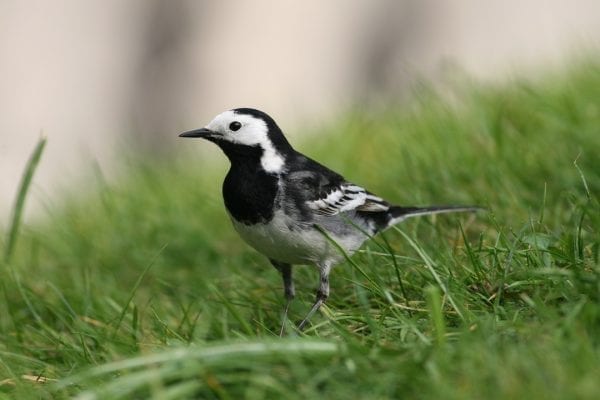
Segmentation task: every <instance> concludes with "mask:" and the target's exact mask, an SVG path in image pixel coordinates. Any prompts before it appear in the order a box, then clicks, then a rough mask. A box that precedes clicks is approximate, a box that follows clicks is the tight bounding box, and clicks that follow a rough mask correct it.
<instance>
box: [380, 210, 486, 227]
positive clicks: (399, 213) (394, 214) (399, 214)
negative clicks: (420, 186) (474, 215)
mask: <svg viewBox="0 0 600 400" xmlns="http://www.w3.org/2000/svg"><path fill="white" fill-rule="evenodd" d="M481 210H484V208H482V207H478V206H430V207H399V206H393V207H391V208H390V210H389V213H390V216H391V218H390V219H389V222H388V224H387V226H388V227H390V226H392V225H395V224H397V223H399V222H402V221H404V220H405V219H406V218H410V217H419V216H421V215H431V214H445V213H453V212H476V211H481Z"/></svg>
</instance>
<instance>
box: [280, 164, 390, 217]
mask: <svg viewBox="0 0 600 400" xmlns="http://www.w3.org/2000/svg"><path fill="white" fill-rule="evenodd" d="M290 167H291V168H290V171H289V173H288V176H287V182H288V185H289V186H290V188H291V189H292V190H291V192H292V193H294V197H295V198H296V199H297V205H298V206H300V207H303V208H308V209H309V210H311V211H312V212H313V213H315V214H320V215H336V214H339V213H342V212H348V211H363V212H387V211H388V210H389V209H390V207H391V206H390V204H389V203H388V202H386V201H385V200H383V199H382V198H380V197H377V196H375V195H374V194H372V193H369V192H368V191H367V190H365V189H364V188H362V187H361V186H358V185H355V184H353V183H350V182H348V181H346V180H345V179H344V177H343V176H341V175H339V174H337V173H335V172H333V171H332V170H330V169H328V168H326V167H324V166H322V165H321V164H319V163H317V162H316V161H313V160H311V159H309V158H307V157H304V156H300V157H298V159H296V160H295V162H294V163H291V165H290Z"/></svg>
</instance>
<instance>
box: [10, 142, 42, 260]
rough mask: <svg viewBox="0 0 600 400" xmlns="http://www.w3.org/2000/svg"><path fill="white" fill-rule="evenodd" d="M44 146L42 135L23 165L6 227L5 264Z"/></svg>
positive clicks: (14, 242) (17, 231) (11, 251)
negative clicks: (8, 223)
mask: <svg viewBox="0 0 600 400" xmlns="http://www.w3.org/2000/svg"><path fill="white" fill-rule="evenodd" d="M45 146H46V137H45V136H42V137H40V139H39V140H38V142H37V144H36V146H35V149H33V153H31V157H29V161H28V162H27V166H26V167H25V172H24V173H23V177H22V178H21V185H20V186H19V191H18V192H17V198H16V200H15V205H14V208H13V212H12V218H11V221H10V225H9V228H8V237H7V240H6V246H5V247H4V258H3V259H4V262H5V263H6V264H8V263H10V260H11V258H12V255H13V252H14V249H15V245H16V243H17V237H18V233H19V226H20V225H21V217H22V215H23V209H24V208H25V199H26V198H27V192H28V191H29V187H30V186H31V180H32V179H33V174H34V173H35V170H36V168H37V166H38V164H39V163H40V159H41V158H42V153H43V152H44V147H45Z"/></svg>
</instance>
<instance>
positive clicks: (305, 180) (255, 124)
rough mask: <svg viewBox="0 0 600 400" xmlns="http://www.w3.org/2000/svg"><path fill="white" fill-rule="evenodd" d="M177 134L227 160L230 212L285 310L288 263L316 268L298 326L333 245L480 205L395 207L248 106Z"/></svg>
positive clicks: (324, 283) (323, 280)
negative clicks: (276, 283)
mask: <svg viewBox="0 0 600 400" xmlns="http://www.w3.org/2000/svg"><path fill="white" fill-rule="evenodd" d="M179 136H182V137H200V138H203V139H206V140H209V141H211V142H214V143H215V144H217V145H218V146H219V147H220V148H221V149H222V150H223V152H224V153H225V155H226V156H227V157H228V158H229V161H230V162H231V168H230V170H229V172H228V173H227V176H226V177H225V181H224V183H223V198H224V201H225V206H226V208H227V212H228V213H229V216H230V218H231V220H232V222H233V226H234V227H235V229H236V230H237V232H238V233H239V234H240V236H241V237H242V238H243V239H244V240H245V241H246V242H247V243H248V244H250V246H252V247H253V248H255V249H256V250H257V251H259V252H260V253H262V254H264V255H265V256H267V257H268V258H269V260H270V261H271V263H272V264H273V265H274V266H275V268H277V269H278V270H279V271H280V272H281V274H282V276H283V282H284V292H285V296H286V299H287V304H286V307H285V316H287V310H288V307H289V304H290V301H291V300H292V298H293V297H294V284H293V281H292V265H294V264H312V265H316V266H317V267H318V269H319V273H320V284H319V288H318V290H317V299H316V301H315V304H314V305H313V307H312V309H311V310H310V312H309V313H308V315H307V316H306V318H305V319H304V320H303V321H302V322H301V323H300V325H299V328H300V329H302V328H303V327H304V326H305V324H306V322H307V321H308V320H309V318H310V317H311V316H312V314H313V313H314V312H315V311H316V310H317V309H318V308H319V307H320V306H321V305H322V304H323V302H324V301H325V300H326V299H327V297H328V296H329V273H330V271H331V268H332V267H333V266H334V265H335V264H338V263H340V262H341V261H343V260H344V259H345V255H344V254H343V253H342V252H341V251H340V249H339V248H338V246H340V247H341V248H342V249H344V251H345V253H346V254H347V255H352V254H353V253H354V252H355V251H356V250H358V249H359V248H360V247H361V245H362V244H363V243H364V242H365V241H366V240H367V239H368V238H369V237H370V236H372V235H375V234H377V233H378V232H381V231H383V230H385V229H386V228H388V227H390V226H392V225H394V224H396V223H398V222H400V221H402V220H404V219H406V218H408V217H413V216H418V215H428V214H437V213H447V212H460V211H476V210H477V209H478V208H477V207H471V206H435V207H400V206H395V205H392V204H390V203H388V202H387V201H385V200H384V199H382V198H380V197H378V196H376V195H374V194H372V193H370V192H368V191H367V190H365V189H364V188H362V187H361V186H358V185H355V184H353V183H351V182H348V181H347V180H346V179H344V177H342V176H341V175H339V174H337V173H336V172H334V171H332V170H330V169H328V168H326V167H324V166H323V165H321V164H319V163H317V162H316V161H314V160H311V159H310V158H308V157H306V156H304V155H302V154H300V153H299V152H297V151H295V150H294V149H293V148H292V146H291V145H290V144H289V142H288V141H287V139H286V138H285V136H284V135H283V132H282V131H281V129H280V128H279V127H278V126H277V124H276V123H275V121H274V120H273V119H272V118H271V117H269V116H268V115H267V114H265V113H264V112H262V111H258V110H255V109H251V108H238V109H235V110H230V111H225V112H223V113H221V114H219V115H217V116H216V117H215V118H214V119H213V120H212V121H211V122H210V123H209V124H208V125H207V126H206V127H204V128H201V129H197V130H193V131H189V132H185V133H182V134H181V135H179ZM332 240H333V241H335V242H336V243H337V245H338V246H336V245H335V244H334V243H332ZM285 316H284V318H285ZM282 329H283V327H282Z"/></svg>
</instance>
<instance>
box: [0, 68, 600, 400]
mask: <svg viewBox="0 0 600 400" xmlns="http://www.w3.org/2000/svg"><path fill="white" fill-rule="evenodd" d="M450 87H451V90H450V93H446V94H445V95H444V96H439V95H437V94H436V93H435V91H434V90H432V89H431V88H429V87H419V88H417V89H416V90H415V96H414V98H413V100H412V101H410V102H409V103H408V104H403V105H399V106H397V107H390V109H388V110H385V111H381V112H377V113H365V112H361V111H355V112H349V113H348V114H347V115H346V116H345V117H343V118H339V119H338V120H336V121H332V123H331V124H330V125H329V126H326V127H322V128H321V130H319V131H317V132H314V135H313V136H311V140H310V141H309V140H307V139H306V138H298V137H297V136H296V137H294V140H293V141H294V142H295V143H296V147H297V148H298V149H299V150H300V151H303V152H305V153H307V154H309V155H311V156H313V157H314V158H317V159H319V160H321V161H323V162H324V163H325V164H327V165H329V166H330V167H332V168H335V169H337V170H339V171H342V172H343V173H344V175H346V177H347V178H349V179H351V180H352V181H355V182H356V183H359V184H363V185H366V186H368V187H369V189H371V190H372V191H374V192H376V193H378V194H380V195H382V196H385V197H386V198H389V199H394V200H396V201H397V202H398V203H400V204H415V205H426V204H431V203H467V204H472V203H476V204H481V205H483V206H485V207H488V208H489V212H488V213H480V214H478V215H476V216H464V215H463V216H438V217H437V218H435V219H432V218H421V219H415V220H411V221H407V222H406V223H404V224H403V225H400V226H399V227H398V229H392V230H389V231H388V232H386V233H385V235H381V236H378V237H377V238H376V240H374V241H371V242H370V243H369V244H368V245H366V246H365V247H364V248H363V251H362V252H361V253H359V254H357V255H355V256H354V257H353V258H352V260H351V261H350V262H346V263H344V264H342V265H340V266H338V267H337V268H336V269H334V271H333V273H332V282H331V291H332V292H331V297H330V300H329V301H328V303H327V305H326V306H325V307H324V308H323V309H322V312H320V313H318V314H317V315H316V316H315V317H314V318H313V320H312V321H311V322H312V324H311V326H310V327H309V329H308V330H307V331H306V332H305V333H302V334H300V333H296V332H294V331H293V330H291V329H288V331H289V335H288V336H287V337H285V338H283V339H280V338H278V337H277V333H278V329H279V324H280V317H281V311H282V308H283V305H284V299H283V296H282V288H281V282H280V277H279V275H278V274H277V273H276V271H275V269H273V268H272V267H270V266H269V265H268V263H267V261H266V260H265V259H264V258H263V257H261V256H260V255H258V254H256V253H255V252H254V251H252V250H251V249H249V248H248V247H247V246H246V245H244V244H243V243H242V242H241V240H240V239H239V238H238V237H237V236H236V234H235V232H234V231H233V229H232V228H231V226H230V224H229V221H228V219H227V216H226V214H225V212H224V209H223V206H222V204H221V198H220V184H221V181H222V178H223V176H224V174H225V171H226V169H227V164H226V161H225V158H224V157H222V156H220V155H219V156H214V157H212V156H211V158H210V159H207V158H206V157H205V155H206V154H208V153H209V152H210V151H213V152H217V150H216V149H214V148H210V149H209V146H211V145H210V144H208V143H200V142H197V143H194V144H189V142H188V143H186V144H185V145H183V144H181V145H180V146H181V147H177V148H176V149H175V151H173V152H172V154H170V155H167V156H163V157H156V156H144V155H140V154H137V155H131V153H129V154H128V155H126V156H124V157H123V158H124V161H123V164H122V168H121V169H122V171H123V173H122V177H121V178H119V179H118V180H116V181H115V182H112V181H108V180H106V179H105V178H104V177H103V175H102V173H101V172H100V171H98V170H97V169H96V170H95V172H94V173H93V174H91V175H90V179H89V181H87V182H86V185H85V189H86V190H85V194H84V195H75V194H65V198H64V203H61V204H55V205H50V206H49V207H48V215H47V217H46V218H45V219H44V221H42V222H36V223H33V224H27V225H24V226H21V229H20V231H18V230H17V228H18V221H17V222H16V225H15V223H11V224H10V226H7V227H5V231H6V232H7V236H6V237H7V239H5V238H3V239H2V240H3V242H1V243H0V245H1V246H3V253H4V254H5V255H8V256H7V257H5V258H4V262H3V263H2V264H1V265H0V280H1V283H2V284H1V285H0V290H1V293H0V399H4V398H6V399H9V398H11V399H12V398H19V399H28V398H47V399H50V398H57V399H60V398H70V397H71V396H75V395H81V396H82V397H81V398H86V399H87V398H124V399H130V398H140V399H145V398H156V399H180V398H209V399H210V398H215V399H236V398H251V399H258V398H278V399H279V398H281V399H287V398H289V399H305V398H334V399H349V398H373V399H385V398H429V399H439V398H446V399H464V398H476V399H481V398H489V399H505V398H540V399H541V398H544V399H565V398H590V399H592V398H597V395H598V392H599V391H600V380H598V376H600V264H599V248H600V233H599V232H600V231H599V227H600V212H599V211H600V206H599V202H598V195H599V193H600V157H599V155H600V100H599V99H600V64H597V63H593V62H587V63H584V64H583V65H580V66H579V67H573V68H571V69H569V70H568V71H563V72H561V73H546V74H545V75H542V76H540V77H538V78H537V79H536V81H535V82H533V83H532V82H530V81H527V80H517V81H514V82H510V83H507V84H504V85H502V86H498V87H490V86H483V85H479V84H474V83H471V82H469V81H468V80H465V79H462V80H460V79H459V80H457V81H456V82H454V83H453V84H452V85H451V86H450ZM174 140H176V139H174ZM188 147H191V149H188ZM40 151H41V150H40ZM200 154H202V156H200ZM41 165H42V166H43V163H42V164H41ZM18 204H19V205H18V206H17V207H16V208H15V210H14V214H17V215H18V214H20V209H21V208H22V206H23V204H24V198H22V199H21V200H20V201H19V203H18ZM16 220H18V217H17V218H16ZM11 227H14V229H12V228H11ZM17 236H18V237H17ZM17 238H18V241H17ZM295 272H296V276H295V280H296V284H297V292H298V297H297V299H296V300H295V301H294V303H293V305H292V309H291V314H290V316H291V318H292V319H293V320H296V321H297V320H300V319H301V318H302V317H303V316H304V314H305V313H306V312H307V311H308V309H309V307H310V305H311V302H312V300H313V298H314V290H315V288H316V284H317V274H316V271H315V270H314V269H313V268H308V267H297V268H296V269H295Z"/></svg>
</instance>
